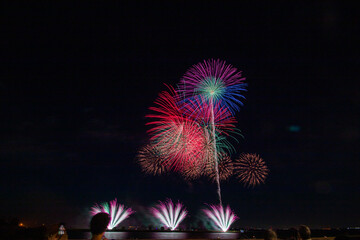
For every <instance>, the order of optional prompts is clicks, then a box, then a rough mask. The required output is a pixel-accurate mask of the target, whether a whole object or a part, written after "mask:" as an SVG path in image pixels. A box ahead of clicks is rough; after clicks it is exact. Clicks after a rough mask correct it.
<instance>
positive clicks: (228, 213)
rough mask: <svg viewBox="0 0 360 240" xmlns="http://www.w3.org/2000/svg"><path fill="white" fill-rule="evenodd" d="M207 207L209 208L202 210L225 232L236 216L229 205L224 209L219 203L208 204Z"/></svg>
mask: <svg viewBox="0 0 360 240" xmlns="http://www.w3.org/2000/svg"><path fill="white" fill-rule="evenodd" d="M209 207H210V209H203V211H204V212H205V214H206V215H207V216H208V217H209V218H210V219H211V220H212V221H213V222H214V224H215V225H216V226H217V227H218V228H219V229H221V231H223V232H226V231H227V230H228V229H229V227H230V226H231V224H232V223H233V222H235V220H236V219H237V218H238V217H237V216H236V215H235V214H234V213H233V211H232V210H231V209H230V207H229V206H227V207H226V209H224V208H223V206H221V205H217V206H216V205H209Z"/></svg>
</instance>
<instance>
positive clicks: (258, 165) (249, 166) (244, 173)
mask: <svg viewBox="0 0 360 240" xmlns="http://www.w3.org/2000/svg"><path fill="white" fill-rule="evenodd" d="M234 170H235V174H236V175H237V178H239V180H240V182H242V183H244V185H245V186H247V187H249V186H252V187H254V186H255V185H258V184H260V183H264V182H265V179H266V176H267V175H268V174H269V169H268V167H267V166H266V165H265V162H264V160H263V159H262V158H261V157H260V156H259V155H258V154H250V153H246V154H245V153H243V154H241V155H240V158H239V159H237V160H236V161H235V163H234Z"/></svg>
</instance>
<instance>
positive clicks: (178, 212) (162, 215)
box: [151, 199, 187, 231]
mask: <svg viewBox="0 0 360 240" xmlns="http://www.w3.org/2000/svg"><path fill="white" fill-rule="evenodd" d="M151 211H152V213H153V215H154V216H155V217H156V218H157V219H159V220H160V221H161V223H162V224H164V225H165V226H166V227H168V228H169V229H170V230H171V231H173V230H175V229H176V228H177V227H178V226H179V224H180V223H181V222H182V221H183V220H184V219H185V217H186V215H187V211H186V209H185V208H184V206H183V205H182V204H181V203H180V202H178V203H177V204H176V206H174V204H173V202H172V201H171V199H168V200H167V201H166V202H161V201H159V204H158V205H156V207H153V208H152V209H151Z"/></svg>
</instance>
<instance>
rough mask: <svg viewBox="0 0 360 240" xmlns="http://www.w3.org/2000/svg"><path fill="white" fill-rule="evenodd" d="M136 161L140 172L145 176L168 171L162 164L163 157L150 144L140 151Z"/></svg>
mask: <svg viewBox="0 0 360 240" xmlns="http://www.w3.org/2000/svg"><path fill="white" fill-rule="evenodd" d="M137 161H138V163H139V164H140V166H141V169H142V171H143V172H145V173H147V174H151V175H160V174H163V173H165V172H167V171H168V168H167V166H166V165H165V164H164V161H165V159H164V155H163V154H161V152H160V151H159V149H157V148H156V147H155V146H153V145H152V144H148V145H146V146H144V147H143V148H141V149H140V151H139V152H138V155H137Z"/></svg>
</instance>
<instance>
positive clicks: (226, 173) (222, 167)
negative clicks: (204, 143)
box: [206, 153, 234, 182]
mask: <svg viewBox="0 0 360 240" xmlns="http://www.w3.org/2000/svg"><path fill="white" fill-rule="evenodd" d="M218 169H219V179H220V181H226V180H228V179H229V177H231V175H232V174H233V171H234V164H233V161H232V160H231V158H230V156H229V155H227V154H226V153H222V154H219V156H218ZM206 174H207V176H208V177H209V178H210V179H211V180H212V181H213V182H215V181H216V171H215V165H214V162H212V163H210V164H208V165H207V166H206Z"/></svg>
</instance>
